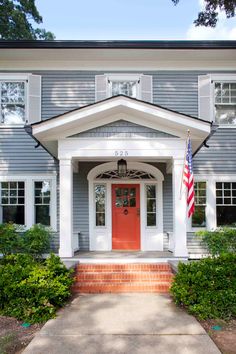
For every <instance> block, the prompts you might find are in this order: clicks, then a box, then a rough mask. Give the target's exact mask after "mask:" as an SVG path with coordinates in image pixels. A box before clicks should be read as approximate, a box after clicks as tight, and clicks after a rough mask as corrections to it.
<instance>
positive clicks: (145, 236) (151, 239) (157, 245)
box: [87, 161, 164, 251]
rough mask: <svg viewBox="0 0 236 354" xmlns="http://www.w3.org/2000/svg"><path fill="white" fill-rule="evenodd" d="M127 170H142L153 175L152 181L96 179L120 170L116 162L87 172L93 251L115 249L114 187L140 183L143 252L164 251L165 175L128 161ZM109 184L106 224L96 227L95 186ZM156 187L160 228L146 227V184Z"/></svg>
mask: <svg viewBox="0 0 236 354" xmlns="http://www.w3.org/2000/svg"><path fill="white" fill-rule="evenodd" d="M127 167H128V169H137V170H142V171H145V172H147V173H150V174H152V175H153V176H154V177H155V178H156V181H153V180H123V179H121V180H119V179H115V180H105V179H102V180H96V176H97V175H99V174H101V173H103V172H105V171H108V170H113V169H116V168H117V162H115V161H114V162H108V163H104V164H101V165H98V166H96V167H94V168H93V169H92V170H90V172H89V173H88V176H87V179H88V182H89V206H90V207H89V240H90V241H89V242H90V250H91V251H111V250H112V205H111V200H112V194H111V193H112V184H139V185H140V223H141V224H140V231H141V250H142V251H151V250H153V251H154V250H156V251H162V250H163V201H162V194H163V191H162V182H163V180H164V176H163V174H162V172H161V171H159V170H158V169H157V168H156V167H154V166H151V165H149V164H145V163H141V162H129V161H128V162H127ZM95 184H103V185H106V225H105V226H103V227H96V226H95V201H94V185H95ZM146 184H155V185H156V186H157V188H156V190H157V226H156V227H147V226H146V202H145V199H146V195H145V185H146Z"/></svg>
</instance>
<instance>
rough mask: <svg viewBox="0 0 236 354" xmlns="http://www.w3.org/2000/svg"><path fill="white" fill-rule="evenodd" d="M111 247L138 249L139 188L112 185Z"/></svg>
mask: <svg viewBox="0 0 236 354" xmlns="http://www.w3.org/2000/svg"><path fill="white" fill-rule="evenodd" d="M112 249H113V250H140V188H139V185H138V184H113V185H112Z"/></svg>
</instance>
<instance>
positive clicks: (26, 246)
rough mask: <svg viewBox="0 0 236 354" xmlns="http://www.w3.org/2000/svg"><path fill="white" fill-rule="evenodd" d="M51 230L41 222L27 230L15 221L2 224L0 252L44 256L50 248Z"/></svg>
mask: <svg viewBox="0 0 236 354" xmlns="http://www.w3.org/2000/svg"><path fill="white" fill-rule="evenodd" d="M51 234H52V233H51V230H50V228H48V227H45V226H43V225H41V224H36V225H33V226H32V227H31V228H30V229H28V230H25V228H24V227H23V226H19V225H16V224H13V223H6V224H0V253H2V254H3V255H4V256H5V255H9V254H13V253H28V254H31V255H32V256H34V257H35V258H40V257H42V255H43V253H48V252H49V249H50V240H51Z"/></svg>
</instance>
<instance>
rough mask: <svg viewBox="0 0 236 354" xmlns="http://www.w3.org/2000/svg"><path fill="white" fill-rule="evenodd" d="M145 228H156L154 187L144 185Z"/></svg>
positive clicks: (152, 185)
mask: <svg viewBox="0 0 236 354" xmlns="http://www.w3.org/2000/svg"><path fill="white" fill-rule="evenodd" d="M146 204H147V210H146V211H147V226H156V223H157V221H156V204H157V200H156V186H155V185H154V184H148V185H146Z"/></svg>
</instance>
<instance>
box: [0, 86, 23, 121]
mask: <svg viewBox="0 0 236 354" xmlns="http://www.w3.org/2000/svg"><path fill="white" fill-rule="evenodd" d="M0 100H1V110H0V117H1V123H2V124H24V122H25V108H26V82H25V81H8V80H5V81H2V80H1V81H0Z"/></svg>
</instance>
